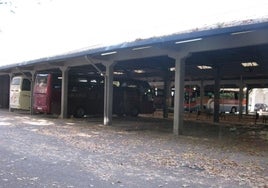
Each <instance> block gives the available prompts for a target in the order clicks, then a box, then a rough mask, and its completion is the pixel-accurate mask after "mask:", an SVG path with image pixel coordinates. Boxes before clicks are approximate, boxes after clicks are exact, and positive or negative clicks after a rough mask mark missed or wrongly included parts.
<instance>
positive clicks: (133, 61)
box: [0, 19, 268, 87]
mask: <svg viewBox="0 0 268 188" xmlns="http://www.w3.org/2000/svg"><path fill="white" fill-rule="evenodd" d="M267 33H268V21H267V20H266V19H261V20H248V21H241V22H238V23H232V24H230V25H228V24H226V25H225V26H217V27H212V28H202V29H196V30H191V31H185V32H181V33H175V34H171V35H166V36H161V37H152V38H148V39H137V40H135V41H132V42H124V43H121V44H117V45H112V46H104V47H99V48H95V47H93V48H91V47H90V48H87V49H81V50H76V51H72V52H68V53H65V54H60V55H56V56H51V57H44V58H40V59H35V60H30V61H25V62H19V63H16V64H11V65H6V66H1V67H0V74H1V75H3V74H9V73H17V72H18V73H20V72H27V71H33V70H36V71H41V70H48V69H54V68H57V67H61V66H69V67H73V71H86V72H90V71H95V72H96V68H97V70H98V71H99V70H101V71H104V66H103V64H101V63H103V62H106V63H107V62H108V63H111V62H114V61H116V62H117V64H116V66H115V72H120V73H122V74H128V75H131V76H132V77H134V78H140V79H149V80H150V81H162V80H163V77H164V75H165V70H172V68H173V67H174V66H175V65H174V64H175V63H174V62H175V61H174V59H173V58H172V57H171V56H170V55H169V54H176V53H178V54H179V53H181V52H184V51H186V52H187V53H188V55H187V59H186V66H185V80H201V79H202V80H204V79H205V80H213V79H214V77H215V71H214V70H215V68H220V77H221V79H226V80H239V79H241V78H243V79H248V80H261V82H259V81H258V82H257V83H259V85H256V86H259V87H267V83H266V82H265V81H263V80H266V79H267V78H268V74H267V72H268V53H267V50H268V35H267ZM14 53H15V52H14ZM14 55H15V54H14ZM86 59H87V60H86ZM88 60H89V61H90V62H89V61H88ZM92 65H94V66H92ZM141 69H142V72H138V71H137V70H141ZM134 70H135V71H134ZM255 83H256V82H254V84H255Z"/></svg>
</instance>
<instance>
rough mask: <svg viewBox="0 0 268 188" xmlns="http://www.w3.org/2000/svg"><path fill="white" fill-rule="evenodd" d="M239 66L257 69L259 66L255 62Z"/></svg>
mask: <svg viewBox="0 0 268 188" xmlns="http://www.w3.org/2000/svg"><path fill="white" fill-rule="evenodd" d="M241 65H242V66H243V67H257V66H259V64H258V63H257V62H254V61H253V62H245V63H241Z"/></svg>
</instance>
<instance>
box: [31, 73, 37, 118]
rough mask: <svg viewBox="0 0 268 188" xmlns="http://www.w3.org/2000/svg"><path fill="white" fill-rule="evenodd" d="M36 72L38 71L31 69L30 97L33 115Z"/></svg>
mask: <svg viewBox="0 0 268 188" xmlns="http://www.w3.org/2000/svg"><path fill="white" fill-rule="evenodd" d="M35 73H36V71H31V75H32V79H31V97H30V114H31V115H33V114H34V112H33V104H34V82H35Z"/></svg>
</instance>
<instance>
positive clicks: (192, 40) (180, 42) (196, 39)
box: [175, 38, 202, 44]
mask: <svg viewBox="0 0 268 188" xmlns="http://www.w3.org/2000/svg"><path fill="white" fill-rule="evenodd" d="M199 40H202V38H195V39H189V40H182V41H177V42H175V44H182V43H188V42H195V41H199Z"/></svg>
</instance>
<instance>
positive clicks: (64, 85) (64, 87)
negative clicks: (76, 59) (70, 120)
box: [60, 67, 69, 118]
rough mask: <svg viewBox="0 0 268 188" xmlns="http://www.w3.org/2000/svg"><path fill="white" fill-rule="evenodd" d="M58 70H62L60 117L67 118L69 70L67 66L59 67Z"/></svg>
mask: <svg viewBox="0 0 268 188" xmlns="http://www.w3.org/2000/svg"><path fill="white" fill-rule="evenodd" d="M60 70H61V72H62V80H61V113H60V118H67V117H68V71H69V67H60Z"/></svg>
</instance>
